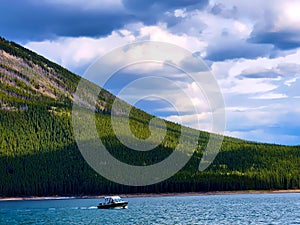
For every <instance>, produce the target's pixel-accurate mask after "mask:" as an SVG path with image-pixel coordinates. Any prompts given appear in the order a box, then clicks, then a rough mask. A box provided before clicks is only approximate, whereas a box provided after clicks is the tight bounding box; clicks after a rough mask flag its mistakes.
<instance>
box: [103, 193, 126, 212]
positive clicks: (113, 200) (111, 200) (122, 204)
mask: <svg viewBox="0 0 300 225" xmlns="http://www.w3.org/2000/svg"><path fill="white" fill-rule="evenodd" d="M127 205H128V202H127V201H124V200H122V199H121V198H120V196H106V197H104V203H99V205H98V206H97V207H98V209H112V208H123V209H125V208H127Z"/></svg>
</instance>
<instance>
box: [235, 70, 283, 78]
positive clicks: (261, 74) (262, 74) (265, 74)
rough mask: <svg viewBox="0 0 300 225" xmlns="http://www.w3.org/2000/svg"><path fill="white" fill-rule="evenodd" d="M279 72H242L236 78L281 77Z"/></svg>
mask: <svg viewBox="0 0 300 225" xmlns="http://www.w3.org/2000/svg"><path fill="white" fill-rule="evenodd" d="M281 76H282V75H281V74H278V73H274V72H272V71H265V72H259V73H242V74H241V75H239V76H238V78H240V79H243V78H251V79H260V78H277V77H281Z"/></svg>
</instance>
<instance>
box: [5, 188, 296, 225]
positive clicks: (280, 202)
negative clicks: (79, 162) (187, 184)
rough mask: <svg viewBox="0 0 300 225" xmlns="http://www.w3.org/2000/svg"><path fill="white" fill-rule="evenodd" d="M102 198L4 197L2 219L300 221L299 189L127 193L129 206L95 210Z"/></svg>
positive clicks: (11, 221) (50, 221) (41, 221)
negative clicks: (173, 194)
mask: <svg viewBox="0 0 300 225" xmlns="http://www.w3.org/2000/svg"><path fill="white" fill-rule="evenodd" d="M101 200H102V199H60V200H26V201H2V202H0V224H64V225H65V224H300V193H287V194H234V195H208V196H178V197H177V196H176V197H144V198H128V199H126V200H128V201H129V205H128V209H106V210H105V209H102V210H100V209H97V207H96V206H97V205H98V203H99V202H100V201H101Z"/></svg>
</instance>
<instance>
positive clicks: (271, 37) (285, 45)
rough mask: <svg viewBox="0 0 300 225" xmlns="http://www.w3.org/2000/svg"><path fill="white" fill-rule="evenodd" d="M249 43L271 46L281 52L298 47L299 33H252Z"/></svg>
mask: <svg viewBox="0 0 300 225" xmlns="http://www.w3.org/2000/svg"><path fill="white" fill-rule="evenodd" d="M249 42H254V43H265V44H273V45H274V46H276V47H277V48H279V49H281V50H289V49H294V48H299V47H300V33H299V32H293V31H278V32H271V31H261V32H260V31H254V32H253V33H252V34H251V37H250V39H249Z"/></svg>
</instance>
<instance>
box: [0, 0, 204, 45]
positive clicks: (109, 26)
mask: <svg viewBox="0 0 300 225" xmlns="http://www.w3.org/2000/svg"><path fill="white" fill-rule="evenodd" d="M123 4H124V8H123V9H114V8H112V9H111V10H108V9H102V10H101V8H97V9H86V8H85V7H84V6H83V7H78V5H77V6H72V5H71V4H69V5H62V4H50V3H47V2H46V3H42V1H40V2H37V1H31V0H23V1H20V0H19V1H15V2H14V4H13V3H12V2H9V1H6V2H4V3H3V2H2V3H1V9H0V29H1V30H0V32H1V33H0V35H1V36H4V37H6V38H7V39H12V40H22V41H24V40H42V39H52V38H55V37H57V36H69V37H77V36H90V37H96V36H105V35H107V34H109V33H111V32H112V31H113V30H115V29H119V28H121V27H123V26H124V25H125V24H128V23H131V22H143V23H145V24H154V23H156V22H157V21H160V19H161V18H163V17H164V13H165V12H167V11H168V10H171V9H175V8H178V7H186V8H188V7H198V8H202V7H204V6H206V5H207V4H208V1H207V0H203V1H197V0H185V1H179V0H177V1H171V0H168V1H149V0H143V1H137V0H131V1H129V0H124V1H123Z"/></svg>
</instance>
